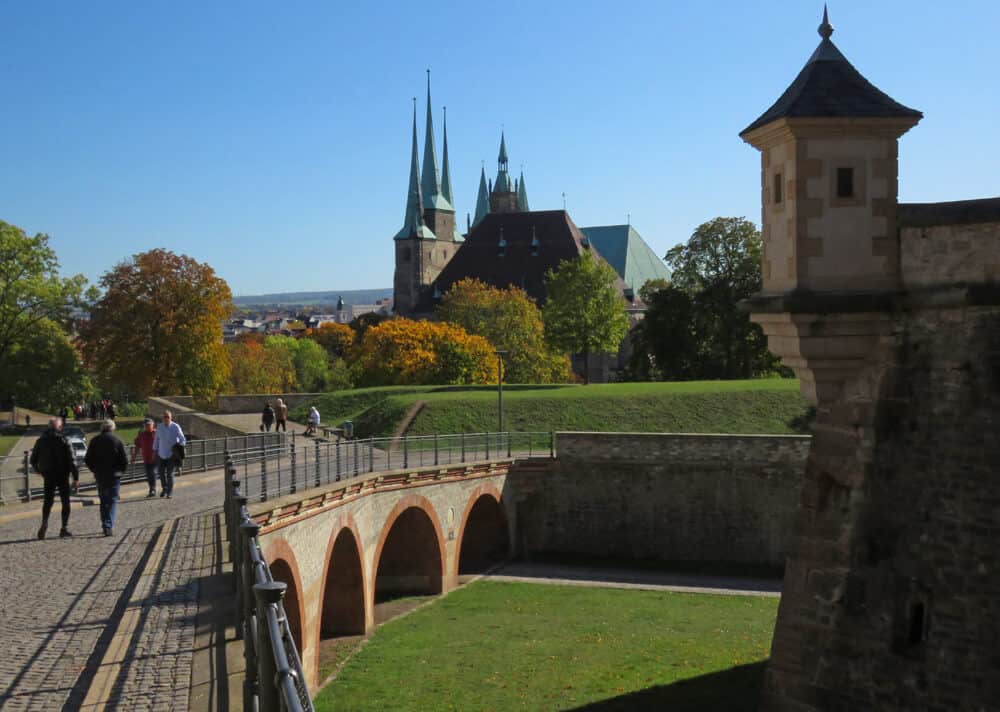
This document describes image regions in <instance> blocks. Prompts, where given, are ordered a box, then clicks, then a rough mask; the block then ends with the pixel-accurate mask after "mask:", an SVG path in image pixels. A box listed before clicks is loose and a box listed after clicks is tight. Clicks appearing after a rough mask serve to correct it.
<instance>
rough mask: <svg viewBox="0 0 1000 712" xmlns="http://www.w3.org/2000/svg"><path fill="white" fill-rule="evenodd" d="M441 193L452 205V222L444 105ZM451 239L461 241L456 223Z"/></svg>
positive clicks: (446, 110)
mask: <svg viewBox="0 0 1000 712" xmlns="http://www.w3.org/2000/svg"><path fill="white" fill-rule="evenodd" d="M441 195H442V196H443V197H444V199H445V200H447V201H448V204H449V205H451V206H452V223H453V224H454V222H455V207H454V206H455V198H454V196H453V195H452V192H451V166H450V164H449V162H448V107H444V138H443V139H442V146H441ZM440 237H441V239H442V240H447V239H448V236H447V235H441V236H440ZM451 239H452V241H454V242H461V241H462V234H461V233H460V232H459V230H458V225H455V226H454V230H453V233H452V235H451Z"/></svg>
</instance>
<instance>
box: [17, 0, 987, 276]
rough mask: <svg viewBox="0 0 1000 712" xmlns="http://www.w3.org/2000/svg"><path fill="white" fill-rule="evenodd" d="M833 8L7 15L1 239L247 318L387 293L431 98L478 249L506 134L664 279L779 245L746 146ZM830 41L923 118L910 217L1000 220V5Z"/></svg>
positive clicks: (846, 9) (440, 7)
mask: <svg viewBox="0 0 1000 712" xmlns="http://www.w3.org/2000/svg"><path fill="white" fill-rule="evenodd" d="M821 13H822V4H821V3H818V2H801V1H799V0H796V1H795V2H791V1H789V2H785V3H782V4H780V5H779V6H775V5H773V4H772V5H763V4H759V3H752V2H698V3H695V2H689V3H679V2H669V3H668V2H662V0H661V1H660V2H644V1H632V2H628V3H588V2H579V0H577V1H576V2H572V3H570V2H564V3H545V2H542V3H537V2H505V3H486V4H482V3H475V4H474V3H445V2H435V3H426V2H425V3H399V4H388V3H386V4H382V3H357V4H355V3H339V2H338V3H332V2H315V3H302V2H290V3H280V4H278V3H263V2H239V3H237V2H217V3H202V2H186V1H182V0H173V1H171V2H141V3H136V2H100V1H96V2H93V3H79V2H61V3H60V2H15V1H14V0H7V1H6V2H0V25H2V26H3V28H4V29H3V34H4V41H3V42H2V43H0V92H2V96H3V97H4V103H5V108H4V111H3V114H2V116H3V118H2V123H0V156H2V165H3V170H0V219H3V220H6V221H7V222H11V223H14V224H16V225H19V226H21V227H23V228H24V229H26V230H28V231H30V232H46V233H48V234H49V235H51V237H52V244H53V245H54V246H55V248H56V250H57V252H58V254H59V256H60V259H61V262H62V265H63V271H64V272H66V273H76V272H82V273H83V274H85V275H86V276H87V277H88V278H90V279H91V280H96V279H97V278H99V277H100V275H101V274H102V273H103V272H105V271H106V270H108V269H109V268H111V267H112V266H113V265H114V264H115V263H117V262H119V261H121V260H122V259H125V258H126V257H128V256H129V255H131V254H134V253H136V252H140V251H143V250H147V249H151V248H154V247H167V248H169V249H171V250H174V251H176V252H182V253H186V254H189V255H191V256H192V257H194V258H196V259H198V260H201V261H205V262H208V263H209V264H211V265H212V266H213V267H215V269H216V270H217V271H218V272H219V273H220V274H221V275H222V276H223V277H224V278H225V279H226V280H228V281H229V284H230V286H231V287H232V289H233V292H234V293H235V294H237V295H239V294H253V293H260V292H274V291H298V290H320V289H331V290H332V289H355V288H366V287H383V286H389V285H390V284H391V281H392V269H393V258H392V254H393V253H392V239H391V238H392V236H393V235H394V234H395V232H396V231H397V230H398V229H399V227H400V226H401V225H402V218H403V210H404V205H405V200H406V181H407V170H408V167H409V139H410V120H411V107H412V102H411V97H413V96H418V97H420V103H419V115H420V117H421V120H420V131H421V137H422V131H423V112H424V99H423V96H424V80H425V69H426V68H430V69H431V70H432V72H433V74H432V81H433V103H434V111H435V128H436V129H437V132H438V137H437V141H438V151H439V157H440V150H441V147H440V131H441V107H442V106H447V107H448V118H449V125H448V134H449V150H450V153H451V162H452V164H451V167H452V172H453V185H454V190H455V198H456V204H457V209H458V213H459V215H460V216H461V218H460V224H462V225H464V223H465V217H464V216H465V213H466V212H473V211H474V210H475V197H476V196H475V191H476V188H477V185H478V179H479V169H480V165H481V161H483V160H485V161H486V167H487V171H488V173H490V174H491V175H492V174H495V170H496V154H497V146H498V142H499V137H500V128H501V125H502V126H504V128H505V130H506V135H507V141H508V149H509V153H510V160H511V166H512V168H514V169H515V170H519V169H520V166H521V164H522V163H523V164H524V171H525V176H526V183H527V186H528V191H529V197H530V200H531V205H532V208H534V209H536V210H538V209H547V208H549V209H555V208H559V207H561V206H562V197H561V194H562V193H563V192H565V193H566V196H567V197H566V200H567V204H568V208H569V211H570V214H571V216H572V217H573V219H574V220H575V221H576V223H577V224H578V225H581V226H583V225H600V224H613V223H622V222H624V221H625V219H626V215H627V214H628V213H631V215H632V222H633V224H634V225H635V226H636V227H637V229H638V230H639V231H640V232H641V233H642V234H643V236H644V237H645V238H646V239H647V241H648V242H649V243H650V244H651V246H652V247H653V249H654V250H655V251H656V252H657V253H658V254H661V255H662V254H663V253H665V252H666V250H667V249H669V248H670V247H671V246H673V245H674V244H676V243H678V242H681V241H684V240H686V239H687V237H688V236H689V235H690V234H691V232H692V230H693V229H694V228H695V227H696V226H697V225H698V224H699V223H701V222H703V221H705V220H708V219H711V218H712V217H715V216H717V215H745V216H747V217H749V218H751V219H753V220H754V221H755V222H759V217H760V208H759V196H758V189H757V186H758V183H759V158H758V154H757V152H756V151H755V150H754V149H752V148H751V147H749V146H747V145H745V144H744V143H743V142H742V141H741V140H740V139H739V138H738V136H737V134H738V133H739V131H740V130H741V129H743V128H744V127H745V126H746V125H747V124H749V123H750V122H751V121H752V120H753V119H755V118H756V117H757V116H758V115H759V114H760V113H762V112H763V111H764V109H766V108H767V107H768V106H769V105H770V104H771V103H772V102H773V101H774V100H775V99H776V98H777V97H778V96H779V95H780V94H781V92H782V91H783V90H784V89H785V87H786V86H787V85H788V84H789V83H790V82H791V81H792V79H793V78H794V77H795V75H796V74H797V72H798V71H799V69H800V68H801V66H802V65H803V64H804V62H805V60H806V59H807V58H808V56H809V55H810V53H811V52H812V50H813V49H814V47H815V46H816V44H817V43H818V41H819V37H818V36H817V34H816V26H817V25H818V24H819V20H820V15H821ZM830 19H831V22H832V24H833V25H834V27H835V28H836V30H837V31H836V33H835V34H834V36H833V40H834V42H836V43H837V45H838V46H839V47H840V49H841V50H842V51H843V52H844V54H845V55H846V56H847V57H848V59H850V60H851V61H852V63H853V64H854V65H855V66H856V67H857V68H858V69H859V70H860V71H861V72H862V73H863V74H865V76H867V77H868V79H869V80H871V81H872V82H873V83H874V84H875V85H876V86H878V87H879V88H881V89H882V90H883V91H886V92H887V93H888V94H890V95H891V96H893V97H894V98H895V99H897V100H898V101H900V102H902V103H904V104H906V105H908V106H911V107H914V108H917V109H920V110H921V111H923V112H924V114H925V118H924V120H923V121H922V122H921V124H920V125H918V126H917V127H916V128H915V129H913V130H912V131H911V132H910V133H909V134H908V135H907V136H905V137H904V138H903V140H902V143H901V147H900V157H901V165H900V180H899V183H900V199H901V200H904V201H936V200H957V199H965V198H974V197H989V196H996V195H1000V170H998V169H997V165H998V163H1000V155H998V154H1000V133H998V132H997V123H996V121H997V120H996V117H997V116H998V115H1000V91H998V90H997V87H998V83H997V79H996V68H997V67H998V66H1000V43H998V42H997V41H996V35H995V33H996V28H997V26H998V25H1000V5H997V3H995V2H993V3H987V2H972V1H963V0H958V1H956V2H951V3H933V4H930V3H922V2H913V1H911V2H897V1H896V0H881V1H880V2H878V3H869V2H860V1H855V0H851V1H849V2H848V1H845V2H834V3H833V4H831V6H830Z"/></svg>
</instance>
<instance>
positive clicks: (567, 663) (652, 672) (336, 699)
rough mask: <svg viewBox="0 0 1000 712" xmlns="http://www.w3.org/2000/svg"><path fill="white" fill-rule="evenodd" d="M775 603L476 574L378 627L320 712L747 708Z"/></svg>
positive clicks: (755, 691)
mask: <svg viewBox="0 0 1000 712" xmlns="http://www.w3.org/2000/svg"><path fill="white" fill-rule="evenodd" d="M777 608H778V599H777V598H763V597H751V596H715V595H698V594H679V593H669V592H660V591H628V590H620V589H606V588H585V587H576V586H551V585H537V584H511V583H496V582H487V581H480V582H476V583H473V584H470V585H468V586H466V587H465V588H463V589H460V590H458V591H455V592H453V593H451V594H449V595H448V596H446V597H444V598H441V599H439V600H437V601H435V602H434V603H433V604H432V605H429V606H426V607H424V608H421V609H419V610H417V611H415V612H413V613H412V614H410V615H408V616H405V617H403V618H399V619H397V620H395V621H391V622H389V623H386V624H385V625H384V626H382V627H380V628H379V629H378V631H377V632H376V633H375V635H374V637H373V638H372V639H371V641H370V642H369V643H368V644H367V645H366V646H365V647H363V648H362V649H361V650H360V651H359V652H357V653H356V654H355V655H354V656H353V657H352V658H351V659H350V660H349V661H348V662H347V664H346V665H345V667H344V668H343V670H342V671H341V672H340V674H339V676H338V677H337V678H336V679H335V680H334V681H333V682H332V683H331V684H330V685H328V686H327V687H326V688H324V689H323V690H322V691H321V692H320V693H319V694H318V695H317V698H316V709H317V710H318V711H323V710H334V709H338V710H340V709H350V710H357V711H363V710H377V711H378V712H381V711H382V710H387V709H393V710H430V709H434V710H472V709H476V710H507V709H532V710H561V709H576V708H578V707H580V706H582V705H586V704H592V703H595V702H599V701H606V702H604V703H603V704H602V705H601V706H600V709H601V710H637V709H670V710H717V709H725V710H753V709H756V706H757V700H758V697H759V690H760V684H761V681H762V677H763V661H765V660H766V659H767V656H768V651H769V649H770V644H771V635H772V630H773V628H774V620H775V616H776V614H777ZM487 640H488V641H489V644H488V645H486V644H484V641H487Z"/></svg>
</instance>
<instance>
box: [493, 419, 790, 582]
mask: <svg viewBox="0 0 1000 712" xmlns="http://www.w3.org/2000/svg"><path fill="white" fill-rule="evenodd" d="M809 443H810V438H809V437H808V436H767V435H675V434H652V433H648V434H647V433H558V434H557V436H556V452H557V459H556V461H555V462H553V463H552V464H551V466H550V467H549V469H548V470H547V471H542V470H539V469H538V468H537V467H536V466H532V468H531V469H528V470H524V469H522V468H519V467H517V466H515V468H514V469H512V470H511V474H510V480H509V484H510V488H511V490H512V491H514V492H517V496H518V500H519V502H518V512H519V522H518V524H519V529H520V539H519V542H518V544H519V546H520V547H521V548H522V551H523V553H524V554H525V555H527V556H529V557H530V556H531V555H532V554H535V555H537V554H541V553H546V554H576V555H585V556H600V557H621V558H627V559H657V560H661V561H669V562H705V563H709V562H710V563H716V564H723V563H738V564H750V565H762V566H767V567H773V568H775V569H780V568H781V567H782V566H783V565H784V561H785V553H786V551H787V550H788V546H789V540H790V537H791V534H792V523H793V521H794V516H795V512H796V510H797V506H798V501H799V491H800V487H801V482H802V475H803V472H804V470H805V463H806V458H807V456H808V452H809Z"/></svg>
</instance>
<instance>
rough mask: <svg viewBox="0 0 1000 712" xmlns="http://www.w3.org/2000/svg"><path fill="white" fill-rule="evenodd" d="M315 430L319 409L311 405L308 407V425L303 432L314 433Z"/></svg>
mask: <svg viewBox="0 0 1000 712" xmlns="http://www.w3.org/2000/svg"><path fill="white" fill-rule="evenodd" d="M317 430H319V411H318V410H316V406H313V407H311V408H310V409H309V426H308V427H307V428H306V432H305V433H303V434H304V435H315V434H316V431H317Z"/></svg>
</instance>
